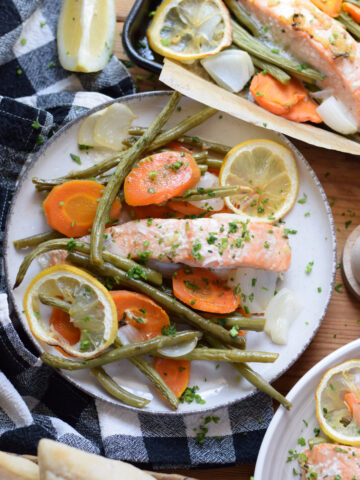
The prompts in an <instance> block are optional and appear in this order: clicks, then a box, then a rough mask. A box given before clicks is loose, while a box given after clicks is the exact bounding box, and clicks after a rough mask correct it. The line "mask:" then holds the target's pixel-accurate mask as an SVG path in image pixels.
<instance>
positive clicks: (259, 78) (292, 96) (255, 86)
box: [250, 73, 307, 115]
mask: <svg viewBox="0 0 360 480" xmlns="http://www.w3.org/2000/svg"><path fill="white" fill-rule="evenodd" d="M250 92H251V94H252V96H253V97H254V99H255V101H256V103H258V104H259V105H260V106H261V107H263V108H265V109H266V110H269V111H270V112H272V113H275V115H283V114H284V113H288V112H289V109H290V108H291V107H293V106H294V105H296V104H297V103H298V102H299V101H300V100H302V99H303V98H305V97H306V96H307V93H306V90H305V87H304V86H303V84H302V83H301V82H300V81H299V80H297V79H295V78H292V79H291V80H290V82H289V83H287V84H286V85H284V84H283V83H281V82H279V80H276V78H274V77H272V76H271V75H269V74H266V75H263V74H262V73H259V74H258V75H255V77H253V79H252V80H251V84H250Z"/></svg>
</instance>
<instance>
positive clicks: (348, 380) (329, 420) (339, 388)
mask: <svg viewBox="0 0 360 480" xmlns="http://www.w3.org/2000/svg"><path fill="white" fill-rule="evenodd" d="M315 402H316V417H317V419H318V422H319V425H320V427H321V428H322V430H323V431H324V433H325V434H326V435H327V436H328V437H330V438H332V439H333V440H335V442H338V443H341V444H343V445H360V360H348V361H346V362H344V363H341V364H340V365H337V366H336V367H333V368H330V370H328V371H327V372H326V373H325V375H324V376H323V378H322V379H321V381H320V383H319V386H318V388H317V390H316V393H315Z"/></svg>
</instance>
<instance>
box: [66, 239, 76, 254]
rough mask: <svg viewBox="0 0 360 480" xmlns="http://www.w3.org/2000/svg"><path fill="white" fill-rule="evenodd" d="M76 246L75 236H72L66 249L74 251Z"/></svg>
mask: <svg viewBox="0 0 360 480" xmlns="http://www.w3.org/2000/svg"><path fill="white" fill-rule="evenodd" d="M75 247H76V241H75V240H74V239H73V238H70V240H69V241H68V242H67V244H66V250H67V251H68V252H73V251H74V250H75Z"/></svg>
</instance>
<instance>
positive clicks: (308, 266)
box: [305, 262, 314, 275]
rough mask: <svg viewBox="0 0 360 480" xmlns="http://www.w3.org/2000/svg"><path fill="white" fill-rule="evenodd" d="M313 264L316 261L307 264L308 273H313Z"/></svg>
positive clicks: (306, 271)
mask: <svg viewBox="0 0 360 480" xmlns="http://www.w3.org/2000/svg"><path fill="white" fill-rule="evenodd" d="M313 266H314V262H309V263H308V264H307V265H306V268H305V273H306V274H307V275H309V273H311V271H312V267H313Z"/></svg>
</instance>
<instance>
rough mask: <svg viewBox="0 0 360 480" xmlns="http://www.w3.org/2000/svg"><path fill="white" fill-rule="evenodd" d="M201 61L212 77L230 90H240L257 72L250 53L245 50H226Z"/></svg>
mask: <svg viewBox="0 0 360 480" xmlns="http://www.w3.org/2000/svg"><path fill="white" fill-rule="evenodd" d="M200 62H201V65H202V66H203V67H204V68H205V70H206V71H207V73H208V74H209V75H210V77H211V78H212V79H213V80H214V81H215V82H216V83H217V84H218V85H220V86H221V87H223V88H225V89H226V90H229V91H230V92H240V90H242V89H243V88H244V86H245V85H246V84H247V82H248V81H249V80H250V78H251V77H252V76H253V75H254V73H255V68H254V65H253V63H252V61H251V58H250V55H249V54H248V53H247V52H244V51H243V50H224V51H222V52H220V53H218V54H217V55H210V56H208V57H205V58H203V59H202V60H200Z"/></svg>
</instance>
